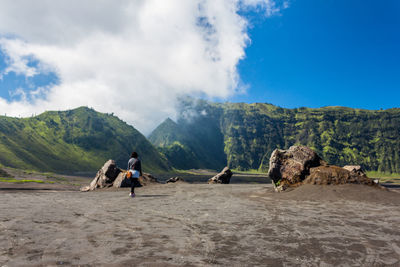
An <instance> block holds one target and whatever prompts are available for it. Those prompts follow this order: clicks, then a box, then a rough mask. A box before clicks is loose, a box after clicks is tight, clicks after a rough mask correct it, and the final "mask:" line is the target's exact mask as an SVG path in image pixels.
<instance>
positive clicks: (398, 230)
mask: <svg viewBox="0 0 400 267" xmlns="http://www.w3.org/2000/svg"><path fill="white" fill-rule="evenodd" d="M76 181H80V183H81V184H84V183H88V182H89V181H90V180H88V179H81V180H79V179H76V180H75V182H76ZM78 184H79V183H78ZM78 184H77V183H75V184H58V183H52V184H46V183H44V184H38V183H23V184H13V183H0V210H1V212H0V266H58V265H65V266H69V265H80V266H293V265H296V266H340V265H342V266H348V265H352V266H382V265H388V266H399V265H400V227H399V225H400V193H399V192H398V191H399V190H388V189H380V188H375V187H368V186H364V185H340V186H315V185H305V186H301V187H299V188H297V189H295V190H292V191H289V192H285V193H275V192H273V189H272V187H271V185H270V184H229V185H208V184H204V183H176V184H155V185H150V186H145V187H141V188H138V189H137V190H136V192H137V197H136V198H130V197H129V196H128V193H129V188H121V189H114V188H110V189H102V190H97V191H93V192H79V186H78Z"/></svg>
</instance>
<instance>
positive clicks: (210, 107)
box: [150, 100, 400, 173]
mask: <svg viewBox="0 0 400 267" xmlns="http://www.w3.org/2000/svg"><path fill="white" fill-rule="evenodd" d="M186 101H188V100H186ZM188 110H189V111H190V113H192V114H201V115H197V116H194V117H192V118H191V119H190V120H185V119H181V120H179V121H178V122H177V126H175V128H179V127H183V126H184V128H189V129H191V132H190V135H186V136H185V137H182V136H180V137H179V138H178V139H177V140H173V138H171V136H170V137H169V138H168V139H163V136H166V135H168V134H169V132H168V131H167V130H165V131H163V132H158V133H157V139H155V138H154V137H153V134H152V135H151V138H150V140H151V141H152V142H153V141H154V140H157V142H153V144H155V145H156V146H161V147H162V149H161V150H162V151H163V153H164V154H165V155H166V157H167V158H168V159H169V160H170V161H171V162H173V161H177V160H178V159H179V157H180V156H182V155H183V154H181V155H179V153H178V154H172V158H171V154H170V153H169V151H168V149H170V147H168V146H165V144H164V145H163V146H162V145H160V144H162V143H163V140H167V142H165V143H167V144H172V143H173V142H174V141H178V142H180V143H182V141H181V140H186V142H185V143H183V144H184V147H189V145H190V143H191V142H195V139H196V136H195V135H194V133H196V132H197V131H202V129H204V128H206V129H209V130H211V129H213V130H214V131H215V134H217V135H222V136H223V144H222V145H221V146H222V147H223V148H224V152H225V159H226V161H227V163H228V165H229V166H230V167H231V168H236V169H241V170H249V169H266V168H268V162H269V156H270V155H271V152H272V151H273V150H274V149H275V148H288V147H290V146H291V145H294V144H297V145H307V146H309V147H311V148H313V149H314V150H315V151H316V152H317V153H318V154H320V155H321V156H322V157H323V158H324V159H325V160H327V161H328V162H329V163H331V164H336V165H345V164H360V165H362V166H363V167H364V168H366V169H367V170H374V171H380V172H396V173H399V172H400V109H398V108H397V109H389V110H380V111H373V110H361V109H351V108H344V107H325V108H316V109H311V108H297V109H285V108H280V107H276V106H274V105H270V104H261V103H255V104H244V103H225V104H218V103H209V102H205V101H192V104H191V105H189V104H185V105H183V110H182V111H181V114H185V113H187V111H188ZM210 124H211V125H210ZM216 125H217V127H216ZM155 132H157V129H156V130H155ZM210 136H212V135H210ZM203 141H204V142H201V148H203V149H205V150H209V151H210V149H212V148H213V147H214V146H215V145H216V143H219V140H218V141H217V140H216V139H214V140H213V141H214V142H213V143H211V142H206V141H207V140H205V139H203ZM217 146H219V144H218V145H217ZM198 149H199V147H198V146H195V147H193V146H192V147H191V153H193V154H195V155H196V153H197V151H198ZM206 154H207V153H206ZM209 154H210V153H209ZM201 160H202V159H201V158H198V157H197V158H194V159H192V161H194V162H199V161H201ZM189 167H190V166H189Z"/></svg>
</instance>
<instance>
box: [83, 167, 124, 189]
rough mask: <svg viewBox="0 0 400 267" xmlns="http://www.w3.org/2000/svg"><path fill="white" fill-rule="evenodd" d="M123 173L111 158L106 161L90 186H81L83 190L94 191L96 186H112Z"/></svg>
mask: <svg viewBox="0 0 400 267" xmlns="http://www.w3.org/2000/svg"><path fill="white" fill-rule="evenodd" d="M120 173H121V169H119V168H118V167H117V165H116V163H115V161H114V160H112V159H110V160H108V161H107V162H106V163H104V165H103V167H101V169H100V170H99V171H98V172H97V174H96V176H95V177H94V179H93V180H92V182H91V183H90V185H89V186H85V187H82V188H81V191H92V190H95V189H96V188H104V187H111V186H112V185H113V183H114V181H115V179H116V178H117V177H118V175H119V174H120Z"/></svg>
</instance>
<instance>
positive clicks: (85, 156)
mask: <svg viewBox="0 0 400 267" xmlns="http://www.w3.org/2000/svg"><path fill="white" fill-rule="evenodd" d="M132 150H136V151H137V152H138V153H139V155H140V156H141V158H142V160H143V165H144V169H148V170H157V171H158V170H164V171H165V170H169V169H170V167H169V165H168V163H167V161H166V159H165V158H164V157H163V156H162V155H160V154H159V152H158V151H157V150H156V149H155V148H154V147H153V146H152V145H151V144H150V143H149V142H148V140H147V139H146V138H145V137H144V136H143V135H142V134H141V133H140V132H138V131H137V130H136V129H135V128H134V127H132V126H130V125H128V124H126V123H125V122H123V121H122V120H120V119H119V118H117V117H116V116H113V115H112V114H105V113H100V112H97V111H95V110H93V109H90V108H87V107H79V108H76V109H72V110H67V111H46V112H44V113H42V114H39V115H37V116H35V117H30V118H12V117H6V116H0V163H1V164H3V165H5V166H10V167H15V168H21V169H32V170H40V171H54V172H78V171H79V172H81V171H92V172H93V171H96V170H98V169H99V168H100V167H101V166H102V165H103V164H104V162H105V161H106V160H108V159H110V158H112V159H114V160H116V162H117V164H118V165H119V166H121V167H122V168H126V166H125V165H126V162H127V161H128V159H129V157H130V153H131V152H132Z"/></svg>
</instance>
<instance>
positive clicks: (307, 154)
mask: <svg viewBox="0 0 400 267" xmlns="http://www.w3.org/2000/svg"><path fill="white" fill-rule="evenodd" d="M325 164H326V163H325V162H324V161H323V160H322V159H321V158H320V157H319V156H318V155H317V153H315V152H314V151H313V150H312V149H310V148H308V147H305V146H291V147H290V148H289V149H288V150H281V149H275V150H274V151H273V152H272V154H271V157H270V160H269V170H268V177H269V178H270V179H271V180H272V182H273V184H274V185H275V186H277V187H280V188H281V189H282V190H285V188H287V187H289V186H292V185H296V184H299V183H301V182H302V181H303V180H304V179H305V178H306V176H307V175H308V174H309V172H310V168H312V167H317V166H320V165H325Z"/></svg>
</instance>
